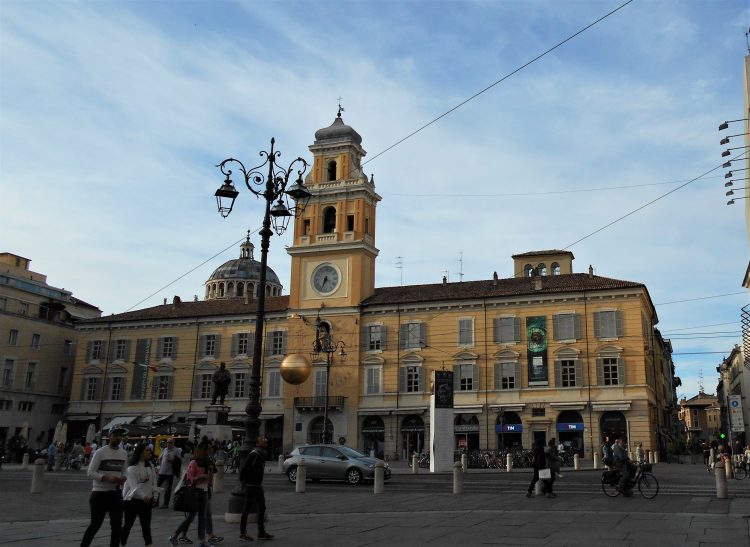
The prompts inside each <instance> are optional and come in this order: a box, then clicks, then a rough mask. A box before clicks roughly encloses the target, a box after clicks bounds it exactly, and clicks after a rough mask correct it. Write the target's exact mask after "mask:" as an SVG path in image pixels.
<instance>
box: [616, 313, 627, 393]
mask: <svg viewBox="0 0 750 547" xmlns="http://www.w3.org/2000/svg"><path fill="white" fill-rule="evenodd" d="M618 313H619V312H618ZM625 383H626V382H625V359H623V358H622V357H618V358H617V385H618V386H624V385H625Z"/></svg>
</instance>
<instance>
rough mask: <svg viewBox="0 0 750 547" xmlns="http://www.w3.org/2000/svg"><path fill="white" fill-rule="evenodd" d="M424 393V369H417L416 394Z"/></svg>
mask: <svg viewBox="0 0 750 547" xmlns="http://www.w3.org/2000/svg"><path fill="white" fill-rule="evenodd" d="M423 391H424V367H417V393H422V392H423Z"/></svg>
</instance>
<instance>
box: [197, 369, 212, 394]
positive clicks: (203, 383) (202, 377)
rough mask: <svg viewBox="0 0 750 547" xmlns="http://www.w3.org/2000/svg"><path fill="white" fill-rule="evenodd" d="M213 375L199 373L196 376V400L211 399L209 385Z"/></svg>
mask: <svg viewBox="0 0 750 547" xmlns="http://www.w3.org/2000/svg"><path fill="white" fill-rule="evenodd" d="M212 379H213V374H206V373H201V374H198V382H199V384H198V398H199V399H210V398H211V384H212V383H213V382H212Z"/></svg>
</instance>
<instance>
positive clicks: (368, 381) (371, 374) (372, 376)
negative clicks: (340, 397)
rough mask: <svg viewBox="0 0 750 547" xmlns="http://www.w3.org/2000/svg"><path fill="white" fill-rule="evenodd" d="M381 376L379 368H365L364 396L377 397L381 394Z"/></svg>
mask: <svg viewBox="0 0 750 547" xmlns="http://www.w3.org/2000/svg"><path fill="white" fill-rule="evenodd" d="M381 376H382V369H381V367H379V366H377V367H367V368H365V395H379V394H380V393H381V391H380V384H381V382H380V378H381Z"/></svg>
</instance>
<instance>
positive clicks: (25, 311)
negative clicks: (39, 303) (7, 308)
mask: <svg viewBox="0 0 750 547" xmlns="http://www.w3.org/2000/svg"><path fill="white" fill-rule="evenodd" d="M18 313H20V314H21V315H29V305H28V304H27V303H26V302H21V304H20V305H19V306H18Z"/></svg>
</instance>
